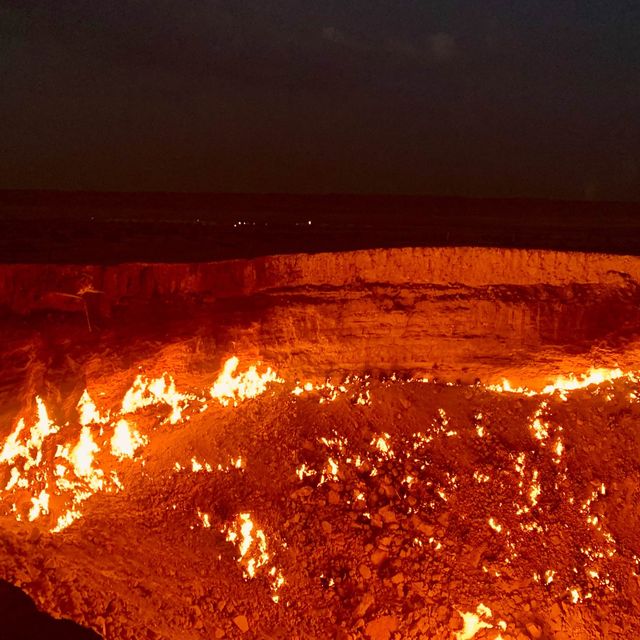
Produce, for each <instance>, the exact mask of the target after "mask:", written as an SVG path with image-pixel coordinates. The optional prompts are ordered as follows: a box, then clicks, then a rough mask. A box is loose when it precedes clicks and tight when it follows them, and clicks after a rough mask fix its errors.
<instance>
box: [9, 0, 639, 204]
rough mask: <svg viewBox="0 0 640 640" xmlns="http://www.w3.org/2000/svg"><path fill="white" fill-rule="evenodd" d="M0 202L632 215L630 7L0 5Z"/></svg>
mask: <svg viewBox="0 0 640 640" xmlns="http://www.w3.org/2000/svg"><path fill="white" fill-rule="evenodd" d="M0 188H29V189H31V188H47V189H51V188H53V189H89V190H136V191H137V190H154V191H157V190H160V191H174V190H175V191H211V192H214V191H223V192H299V193H307V192H315V193H332V192H333V193H345V192H346V193H349V192H350V193H411V194H436V195H464V196H499V197H502V196H508V197H511V196H530V197H552V198H572V199H584V198H586V199H607V200H634V201H637V200H640V2H638V0H632V1H625V0H610V1H605V0H576V1H575V2H566V1H563V0H552V1H549V2H541V1H535V0H520V1H518V0H511V1H506V0H505V1H500V0H466V1H462V0H461V1H459V2H429V1H427V0H391V1H380V0H318V1H316V2H310V1H304V0H297V1H287V0H283V1H280V2H277V1H274V0H255V1H254V0H248V1H240V0H238V1H216V0H207V1H200V0H195V1H193V0H137V1H136V0H129V1H128V2H122V1H120V0H82V1H81V0H76V1H74V0H51V1H49V2H44V1H38V0H16V1H14V2H7V1H5V0H0Z"/></svg>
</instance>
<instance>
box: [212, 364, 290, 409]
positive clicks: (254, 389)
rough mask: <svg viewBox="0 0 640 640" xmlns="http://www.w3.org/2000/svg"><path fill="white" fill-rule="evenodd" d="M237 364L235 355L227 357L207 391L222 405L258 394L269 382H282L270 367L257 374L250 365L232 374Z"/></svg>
mask: <svg viewBox="0 0 640 640" xmlns="http://www.w3.org/2000/svg"><path fill="white" fill-rule="evenodd" d="M238 364H239V360H238V358H237V357H235V356H234V357H232V358H229V359H228V360H227V361H226V362H225V363H224V367H223V369H222V372H221V373H220V375H219V376H218V379H217V380H216V381H215V382H214V383H213V386H212V387H211V389H210V391H209V393H210V394H211V397H212V398H213V399H214V400H217V401H218V402H219V403H220V404H221V405H222V406H224V407H226V406H227V405H228V404H230V403H233V405H234V406H237V404H238V402H239V401H242V400H246V399H247V398H255V397H256V396H259V395H260V394H262V393H264V392H265V391H266V389H267V385H268V384H269V383H270V382H284V380H282V379H281V378H278V376H277V374H276V372H275V371H273V370H272V369H271V367H269V368H267V370H266V372H265V373H263V374H259V373H258V370H257V369H256V367H255V366H251V367H249V369H248V370H247V371H245V372H244V373H241V374H238V375H234V373H235V371H236V369H237V368H238Z"/></svg>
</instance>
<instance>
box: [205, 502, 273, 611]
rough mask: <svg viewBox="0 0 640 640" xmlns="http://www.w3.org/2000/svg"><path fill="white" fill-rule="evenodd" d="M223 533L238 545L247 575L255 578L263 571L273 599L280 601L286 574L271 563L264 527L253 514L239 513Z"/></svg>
mask: <svg viewBox="0 0 640 640" xmlns="http://www.w3.org/2000/svg"><path fill="white" fill-rule="evenodd" d="M205 516H206V514H205ZM203 523H204V520H203ZM205 526H206V525H205ZM222 533H223V534H225V536H226V539H227V541H228V542H231V543H233V544H235V545H236V548H237V550H238V554H239V555H238V562H239V563H240V565H241V566H242V570H243V573H244V575H245V577H246V578H255V577H256V576H257V575H259V574H261V573H263V574H264V575H265V576H266V577H267V580H268V582H269V585H270V587H271V594H272V595H271V597H272V599H273V601H274V602H278V601H279V599H280V598H279V595H278V591H279V590H280V588H281V587H282V585H283V584H284V581H285V580H284V576H283V575H282V571H281V570H280V569H278V568H277V567H276V566H275V565H274V564H272V563H270V560H271V556H270V555H269V552H268V545H267V537H266V536H265V533H264V531H263V530H262V529H259V528H258V527H256V525H255V524H254V522H253V520H252V519H251V514H250V513H239V514H238V515H237V516H236V518H235V519H234V520H233V521H232V522H231V524H230V525H229V526H227V527H225V528H223V530H222Z"/></svg>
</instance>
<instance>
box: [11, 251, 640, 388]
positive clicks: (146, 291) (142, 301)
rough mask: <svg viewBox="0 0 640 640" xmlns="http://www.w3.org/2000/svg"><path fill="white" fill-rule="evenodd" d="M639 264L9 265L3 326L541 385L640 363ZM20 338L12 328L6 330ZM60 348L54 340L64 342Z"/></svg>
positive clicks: (356, 260)
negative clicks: (206, 341) (174, 340)
mask: <svg viewBox="0 0 640 640" xmlns="http://www.w3.org/2000/svg"><path fill="white" fill-rule="evenodd" d="M639 282H640V259H638V258H634V257H627V256H608V255H594V254H580V253H557V252H548V251H520V250H502V249H476V248H433V249H396V250H376V251H358V252H348V253H339V254H318V255H289V256H271V257H265V258H260V259H254V260H234V261H228V262H219V263H201V264H122V265H117V266H91V265H89V266H86V267H78V266H64V265H50V266H42V265H11V266H4V267H2V268H1V269H0V302H1V304H2V308H3V309H4V312H5V323H6V325H7V326H11V323H12V322H13V319H15V318H16V317H20V319H21V323H22V325H21V326H23V327H24V326H25V325H26V326H32V327H33V328H34V330H37V331H38V333H39V335H41V336H44V339H45V341H46V342H48V343H51V340H50V339H49V338H48V337H47V336H49V335H51V336H54V335H55V336H58V337H59V336H61V335H63V334H64V326H65V325H66V326H68V327H70V328H71V330H72V332H71V334H69V335H71V336H72V337H73V340H74V342H75V343H78V344H79V343H81V342H84V341H89V343H91V342H92V341H93V342H95V341H96V340H97V338H98V336H99V337H100V343H101V344H103V345H104V344H105V343H107V342H109V341H111V340H115V341H116V342H117V343H118V344H121V342H122V341H123V340H124V341H125V342H126V340H127V338H132V339H135V340H136V341H137V342H138V343H140V342H141V339H142V338H144V337H145V336H146V335H150V334H154V333H158V332H160V333H162V335H163V336H164V338H163V339H169V340H170V337H171V336H172V335H175V334H179V335H184V334H188V333H192V334H194V335H196V334H197V335H200V336H206V337H208V338H211V339H213V340H214V341H215V347H214V350H215V353H212V354H211V357H212V358H216V359H218V361H219V359H220V358H221V357H223V356H224V355H228V354H229V353H238V354H240V355H242V354H247V355H251V356H252V357H254V358H255V357H257V358H262V359H265V360H268V361H270V362H273V363H274V364H275V365H277V366H279V367H280V368H284V369H286V370H289V371H291V372H295V373H300V374H304V375H307V376H314V375H315V376H318V377H324V376H326V375H329V374H332V373H338V372H341V373H353V372H366V371H372V372H382V373H391V372H397V373H419V374H426V375H430V376H437V377H440V378H443V379H453V380H455V379H458V378H460V379H463V380H466V381H469V380H472V379H473V378H475V377H480V378H482V379H483V380H486V381H489V382H490V381H495V380H497V379H499V378H501V377H504V376H507V377H510V378H511V379H514V380H515V381H516V382H526V383H528V384H532V383H533V382H535V380H533V379H534V378H535V379H536V380H537V379H540V380H541V379H542V378H545V377H548V376H554V375H558V374H561V373H567V372H569V371H577V370H581V369H584V368H588V367H589V366H592V365H598V366H600V365H606V366H612V365H613V364H616V363H618V364H621V365H622V364H624V365H626V366H629V367H631V366H633V365H634V363H635V356H634V349H633V348H632V343H633V341H634V339H635V336H636V335H637V334H638V332H640V315H639V313H638V303H639V301H640V293H639V289H638V283H639ZM10 333H11V330H8V334H10ZM52 339H53V338H52Z"/></svg>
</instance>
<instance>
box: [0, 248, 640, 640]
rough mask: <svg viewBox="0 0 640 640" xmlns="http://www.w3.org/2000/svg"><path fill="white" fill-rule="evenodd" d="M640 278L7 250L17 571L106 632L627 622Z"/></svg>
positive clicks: (572, 629)
mask: <svg viewBox="0 0 640 640" xmlns="http://www.w3.org/2000/svg"><path fill="white" fill-rule="evenodd" d="M639 279H640V260H639V259H636V258H629V257H624V256H623V257H612V256H603V255H586V254H557V253H550V252H528V251H506V250H478V249H420V250H418V249H416V250H391V251H386V250H384V251H383V250H381V251H367V252H355V253H350V254H336V255H332V254H321V255H317V256H302V255H298V256H274V257H271V258H264V259H257V260H250V261H233V262H229V263H211V264H202V265H120V266H114V267H95V266H87V267H85V268H82V267H67V266H60V265H59V266H55V265H53V266H50V267H43V266H33V265H14V266H7V267H4V268H3V270H2V271H1V272H0V292H1V294H2V295H1V296H0V300H1V301H2V303H3V315H2V319H1V321H0V322H1V323H2V330H3V343H2V346H1V349H0V358H1V365H2V366H1V371H2V376H1V381H0V420H1V422H0V557H1V558H2V562H0V579H2V580H5V581H7V582H8V583H10V584H12V585H15V586H17V587H19V588H20V589H22V590H23V591H24V592H25V593H26V594H27V595H28V596H29V597H31V598H33V600H34V601H35V603H36V604H37V606H38V607H39V608H40V610H41V611H43V612H45V613H48V614H51V615H53V616H54V617H57V618H65V619H70V620H73V621H74V622H75V623H78V624H81V625H83V626H84V627H86V628H88V629H91V630H92V631H93V632H96V633H98V634H99V635H101V636H102V637H104V638H108V639H114V640H115V639H120V638H131V639H136V640H137V639H138V638H149V639H160V638H167V639H173V638H178V639H180V638H184V639H192V638H193V639H196V638H236V637H237V638H240V637H246V638H265V639H268V638H300V639H302V638H340V639H344V640H346V639H348V638H351V639H354V640H355V639H357V638H365V639H370V640H390V639H392V638H395V639H400V638H403V639H404V638H424V639H427V638H428V639H431V638H436V639H438V638H442V639H443V640H444V639H447V640H448V639H455V640H470V639H471V638H477V639H478V640H482V639H485V640H487V639H496V640H497V639H499V638H502V640H508V639H511V640H513V639H518V640H524V639H526V638H529V639H537V638H556V639H565V640H568V639H574V638H575V639H582V638H630V637H635V636H638V635H640V619H639V618H638V610H639V609H638V606H639V605H640V590H639V587H640V585H639V583H638V572H639V571H640V537H639V534H638V531H639V530H640V528H639V524H640V521H639V519H640V511H639V510H638V506H637V505H638V497H639V496H638V494H639V493H640V489H639V487H640V444H639V442H638V438H639V437H640V436H638V433H640V432H639V431H638V429H637V424H638V419H639V418H640V404H639V399H640V390H639V389H638V383H639V381H640V373H638V371H639V370H640V366H639V365H638V362H637V349H636V346H635V345H636V344H637V339H638V334H639V331H638V323H639V319H640V317H639V314H638V311H637V302H638V300H637V296H638V289H637V286H638V281H639ZM505 378H506V380H505ZM16 637H17V636H16Z"/></svg>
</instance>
